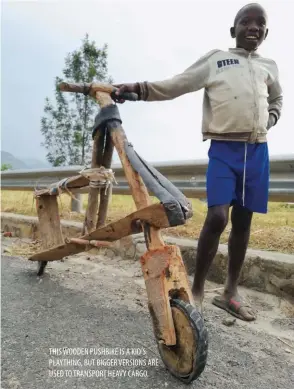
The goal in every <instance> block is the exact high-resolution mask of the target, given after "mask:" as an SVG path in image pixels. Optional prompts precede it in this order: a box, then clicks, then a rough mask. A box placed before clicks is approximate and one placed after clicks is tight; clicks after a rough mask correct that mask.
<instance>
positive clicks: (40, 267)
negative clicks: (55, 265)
mask: <svg viewBox="0 0 294 389" xmlns="http://www.w3.org/2000/svg"><path fill="white" fill-rule="evenodd" d="M47 263H48V262H47V261H38V263H37V266H38V267H37V276H38V277H40V276H42V275H43V273H44V271H45V267H46V266H47Z"/></svg>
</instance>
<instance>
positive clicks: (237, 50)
mask: <svg viewBox="0 0 294 389" xmlns="http://www.w3.org/2000/svg"><path fill="white" fill-rule="evenodd" d="M229 52H231V53H234V54H238V55H242V56H244V57H248V56H249V55H251V57H260V55H259V54H258V53H257V52H256V51H250V52H249V51H247V50H245V49H242V48H238V47H233V48H229Z"/></svg>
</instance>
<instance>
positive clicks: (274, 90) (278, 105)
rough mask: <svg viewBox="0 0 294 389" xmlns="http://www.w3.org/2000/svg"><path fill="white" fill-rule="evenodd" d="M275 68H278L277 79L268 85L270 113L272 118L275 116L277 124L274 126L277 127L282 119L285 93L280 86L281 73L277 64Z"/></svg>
mask: <svg viewBox="0 0 294 389" xmlns="http://www.w3.org/2000/svg"><path fill="white" fill-rule="evenodd" d="M275 68H276V74H275V78H274V80H273V82H272V83H270V84H269V85H268V94H269V96H268V104H269V107H268V111H269V114H270V116H271V115H273V116H274V118H275V122H274V124H273V125H276V124H277V122H278V120H279V119H280V116H281V111H282V107H283V91H282V87H281V85H280V81H279V72H278V68H277V66H276V64H275Z"/></svg>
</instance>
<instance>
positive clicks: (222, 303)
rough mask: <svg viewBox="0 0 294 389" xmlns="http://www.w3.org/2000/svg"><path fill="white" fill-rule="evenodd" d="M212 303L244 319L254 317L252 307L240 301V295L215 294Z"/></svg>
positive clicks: (250, 319)
mask: <svg viewBox="0 0 294 389" xmlns="http://www.w3.org/2000/svg"><path fill="white" fill-rule="evenodd" d="M212 304H213V305H215V306H217V307H218V308H221V309H224V310H225V311H227V312H228V313H230V314H231V315H233V316H235V317H237V318H238V319H241V320H244V321H252V320H255V319H256V316H255V314H254V312H253V309H252V308H251V307H250V306H249V305H247V304H245V303H244V301H242V299H241V297H240V296H238V295H235V296H233V297H226V296H224V295H222V296H215V297H214V298H213V300H212Z"/></svg>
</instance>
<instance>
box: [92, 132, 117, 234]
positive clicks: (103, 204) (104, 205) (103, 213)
mask: <svg viewBox="0 0 294 389" xmlns="http://www.w3.org/2000/svg"><path fill="white" fill-rule="evenodd" d="M113 149H114V144H113V143H112V140H111V136H110V133H109V131H107V133H106V140H105V148H104V150H103V157H102V166H103V167H105V169H110V167H111V161H112V156H113ZM111 194H112V185H110V186H109V187H108V188H107V189H106V188H103V189H101V190H100V201H99V211H98V220H97V224H96V228H99V227H102V226H104V225H105V223H106V218H107V211H108V206H109V201H110V199H111Z"/></svg>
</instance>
